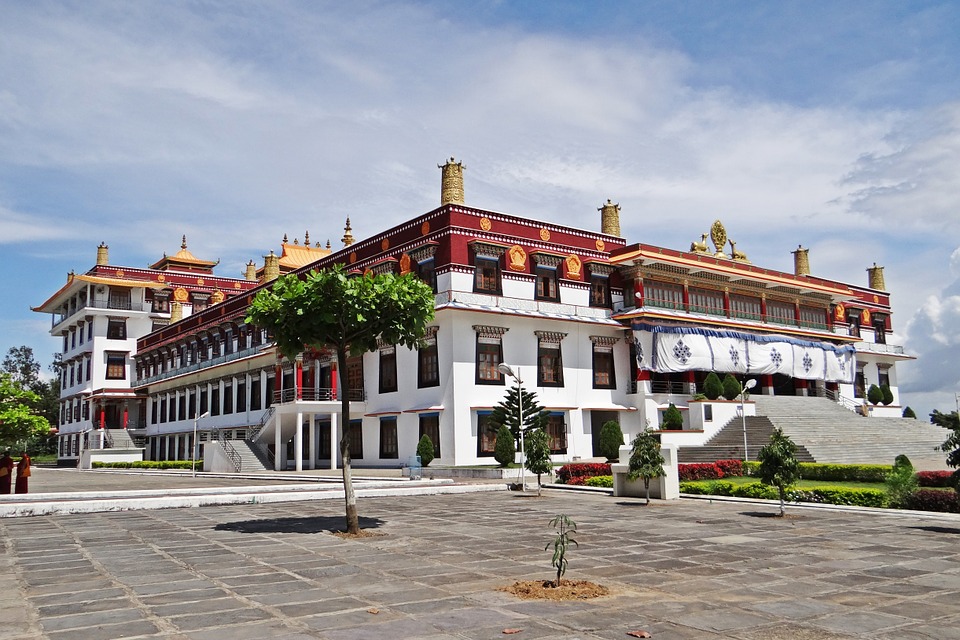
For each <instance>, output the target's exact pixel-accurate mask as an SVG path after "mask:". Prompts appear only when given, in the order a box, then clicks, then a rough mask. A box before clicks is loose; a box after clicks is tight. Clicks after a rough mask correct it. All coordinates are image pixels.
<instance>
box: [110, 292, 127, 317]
mask: <svg viewBox="0 0 960 640" xmlns="http://www.w3.org/2000/svg"><path fill="white" fill-rule="evenodd" d="M108 305H109V307H110V308H111V309H123V310H125V311H129V310H130V289H117V288H114V287H111V288H110V301H109V302H108Z"/></svg>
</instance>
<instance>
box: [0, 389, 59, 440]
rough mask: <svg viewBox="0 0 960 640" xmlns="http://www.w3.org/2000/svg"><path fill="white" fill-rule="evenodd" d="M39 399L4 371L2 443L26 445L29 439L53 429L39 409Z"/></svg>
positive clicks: (0, 396)
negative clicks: (37, 407)
mask: <svg viewBox="0 0 960 640" xmlns="http://www.w3.org/2000/svg"><path fill="white" fill-rule="evenodd" d="M39 401H40V398H39V396H38V395H37V394H36V393H34V392H33V391H30V390H29V389H24V388H22V387H21V386H20V385H19V384H18V383H16V382H15V381H14V379H13V377H12V376H11V375H10V374H9V373H0V446H2V447H16V446H17V445H20V446H25V445H26V441H27V440H30V439H32V438H35V437H37V436H45V435H47V434H48V433H49V432H50V423H49V422H47V419H46V418H44V417H43V416H41V415H39V414H38V413H37V410H36V408H35V406H36V405H37V404H38V403H39Z"/></svg>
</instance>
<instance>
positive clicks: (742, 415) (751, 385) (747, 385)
mask: <svg viewBox="0 0 960 640" xmlns="http://www.w3.org/2000/svg"><path fill="white" fill-rule="evenodd" d="M755 386H757V381H756V380H755V379H753V378H750V379H749V380H747V381H746V382H745V383H744V385H743V389H741V390H740V423H741V424H742V425H743V461H744V462H747V461H748V460H750V454H749V453H747V414H746V412H745V411H744V410H743V396H745V395H746V393H747V391H750V389H753V388H754V387H755Z"/></svg>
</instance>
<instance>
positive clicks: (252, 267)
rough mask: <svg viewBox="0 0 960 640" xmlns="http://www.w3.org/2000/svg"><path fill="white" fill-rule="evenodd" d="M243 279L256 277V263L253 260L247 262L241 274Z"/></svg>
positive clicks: (252, 279)
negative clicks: (245, 268)
mask: <svg viewBox="0 0 960 640" xmlns="http://www.w3.org/2000/svg"><path fill="white" fill-rule="evenodd" d="M243 279H244V280H248V281H250V282H253V281H255V280H256V279H257V264H256V263H255V262H254V261H253V260H251V261H250V262H248V263H247V270H246V271H245V272H244V274H243Z"/></svg>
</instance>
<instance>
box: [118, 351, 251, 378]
mask: <svg viewBox="0 0 960 640" xmlns="http://www.w3.org/2000/svg"><path fill="white" fill-rule="evenodd" d="M261 347H263V345H257V346H256V347H246V348H244V349H240V350H238V351H234V352H233V353H228V354H226V355H222V356H217V357H216V358H208V359H206V360H201V361H199V362H191V363H190V364H188V365H185V366H182V367H174V368H172V369H170V370H168V371H163V372H161V373H155V374H153V375H152V376H147V377H145V378H137V380H136V382H137V384H151V383H154V382H159V381H161V380H166V379H167V378H172V377H174V376H180V375H183V374H185V373H190V372H192V371H197V370H199V369H207V368H209V367H215V366H217V365H220V364H223V363H225V362H231V361H233V360H239V359H240V358H245V357H247V356H250V355H253V354H255V353H256V352H257V351H258V350H259V349H260V348H261Z"/></svg>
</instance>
